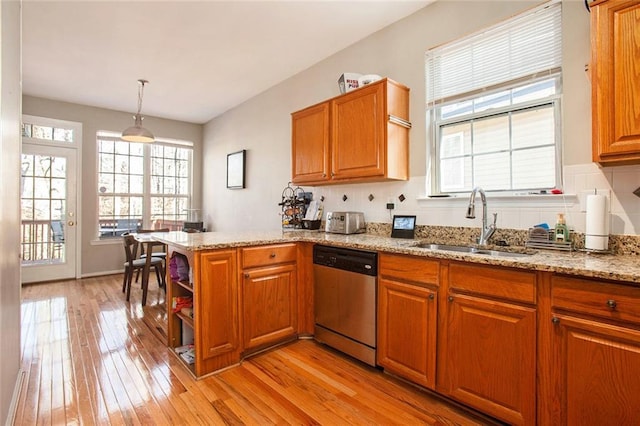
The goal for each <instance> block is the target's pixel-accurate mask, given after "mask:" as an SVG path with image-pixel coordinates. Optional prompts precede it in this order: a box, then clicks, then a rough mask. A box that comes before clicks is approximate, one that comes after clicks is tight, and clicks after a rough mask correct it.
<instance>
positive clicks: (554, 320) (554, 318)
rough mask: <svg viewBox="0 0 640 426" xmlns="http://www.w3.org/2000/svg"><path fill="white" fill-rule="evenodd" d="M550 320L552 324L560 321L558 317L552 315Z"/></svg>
mask: <svg viewBox="0 0 640 426" xmlns="http://www.w3.org/2000/svg"><path fill="white" fill-rule="evenodd" d="M551 322H552V323H554V324H558V323H559V322H560V318H558V317H553V318H551Z"/></svg>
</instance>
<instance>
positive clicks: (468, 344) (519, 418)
mask: <svg viewBox="0 0 640 426" xmlns="http://www.w3.org/2000/svg"><path fill="white" fill-rule="evenodd" d="M447 276H448V280H447V282H446V283H445V285H446V286H447V288H448V292H447V294H445V295H443V296H444V298H441V300H443V299H444V302H443V305H442V306H440V315H441V320H440V324H441V327H440V328H439V330H438V331H439V333H440V335H439V338H438V383H437V390H438V391H440V392H442V393H444V394H446V395H448V396H450V397H452V398H454V399H456V400H458V401H460V402H462V403H464V404H467V405H469V406H471V407H474V408H476V409H478V410H480V411H482V412H484V413H486V414H488V415H490V416H493V417H496V418H498V419H500V420H503V421H506V422H508V423H510V424H516V425H522V424H535V422H536V308H535V306H534V305H531V306H527V305H521V304H518V303H513V302H512V301H511V300H503V299H496V298H494V297H492V295H498V296H499V297H501V298H502V297H503V296H504V295H505V294H508V289H509V287H510V286H511V287H519V286H520V287H522V288H521V289H520V290H519V291H517V292H514V293H513V294H514V297H515V298H516V300H518V301H519V300H520V298H522V297H525V296H524V295H527V294H533V293H534V292H535V274H532V273H528V272H519V271H513V270H509V269H503V268H500V267H485V266H473V265H467V264H462V263H452V264H451V265H450V266H449V269H448V273H447ZM511 280H513V282H512V281H511ZM483 283H484V284H485V285H484V286H483V285H482V284H483ZM527 283H528V284H527ZM527 286H530V287H531V289H530V291H521V290H523V289H524V288H525V287H527ZM469 289H473V290H472V291H469ZM479 293H483V294H479ZM485 293H486V294H488V295H489V296H490V297H486V296H485V295H484V294H485Z"/></svg>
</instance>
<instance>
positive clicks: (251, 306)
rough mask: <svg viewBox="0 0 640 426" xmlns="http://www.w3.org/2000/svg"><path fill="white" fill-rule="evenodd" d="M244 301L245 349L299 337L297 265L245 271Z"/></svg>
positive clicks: (243, 284)
mask: <svg viewBox="0 0 640 426" xmlns="http://www.w3.org/2000/svg"><path fill="white" fill-rule="evenodd" d="M242 298H243V302H242V306H243V311H242V313H243V315H242V319H243V342H244V349H251V348H257V347H262V346H266V345H268V344H272V343H276V342H278V341H281V340H285V339H287V338H293V337H295V336H296V333H297V318H298V316H297V304H296V300H297V299H296V267H295V266H294V265H282V266H274V267H266V268H259V269H252V270H248V271H245V273H244V278H243V283H242Z"/></svg>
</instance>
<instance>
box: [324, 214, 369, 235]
mask: <svg viewBox="0 0 640 426" xmlns="http://www.w3.org/2000/svg"><path fill="white" fill-rule="evenodd" d="M324 230H325V232H331V233H333V234H358V233H361V232H365V231H366V226H365V223H364V213H362V212H328V213H327V220H326V223H325V229H324Z"/></svg>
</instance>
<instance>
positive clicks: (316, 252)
mask: <svg viewBox="0 0 640 426" xmlns="http://www.w3.org/2000/svg"><path fill="white" fill-rule="evenodd" d="M313 263H314V264H315V265H322V266H327V267H330V268H336V269H342V270H345V271H350V272H356V273H358V274H365V275H371V276H376V275H378V254H377V253H376V252H370V251H364V250H353V249H346V248H341V247H329V246H322V245H315V246H314V247H313Z"/></svg>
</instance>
